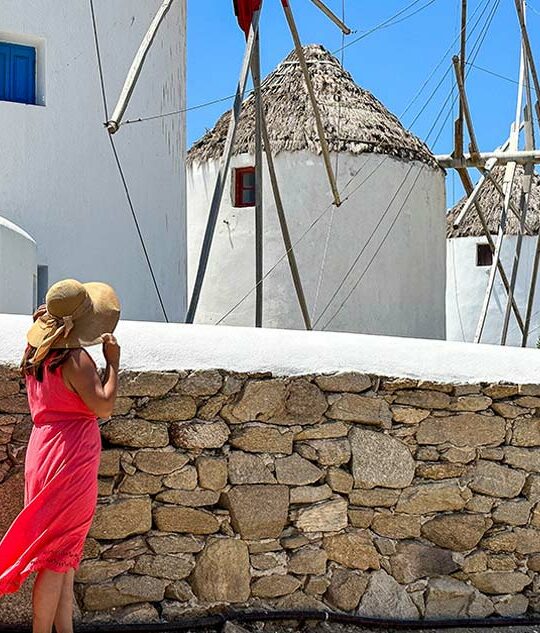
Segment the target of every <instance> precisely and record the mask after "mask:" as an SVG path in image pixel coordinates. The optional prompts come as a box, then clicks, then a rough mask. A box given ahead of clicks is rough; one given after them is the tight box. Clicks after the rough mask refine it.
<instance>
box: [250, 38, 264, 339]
mask: <svg viewBox="0 0 540 633" xmlns="http://www.w3.org/2000/svg"><path fill="white" fill-rule="evenodd" d="M259 34H260V31H257V35H256V36H255V47H254V49H253V56H252V58H251V76H252V77H253V88H254V92H255V327H262V319H263V164H262V124H261V118H262V98H261V55H260V50H261V47H260V39H259Z"/></svg>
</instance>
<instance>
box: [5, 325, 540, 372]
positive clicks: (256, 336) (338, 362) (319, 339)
mask: <svg viewBox="0 0 540 633" xmlns="http://www.w3.org/2000/svg"><path fill="white" fill-rule="evenodd" d="M30 324H31V318H30V317H28V316H20V315H7V314H1V315H0V332H1V334H0V364H4V365H5V364H18V363H19V361H20V357H21V354H22V352H23V349H24V344H25V333H26V330H27V329H28V327H29V326H30ZM117 335H118V339H119V341H120V345H121V346H122V368H123V369H125V370H132V371H156V370H157V371H166V370H180V369H213V368H215V369H225V370H231V371H238V372H255V371H257V372H272V373H273V374H275V375H278V376H284V375H299V374H313V373H332V372H339V371H357V372H362V373H371V374H377V375H380V376H392V377H403V378H416V379H422V380H433V381H438V382H446V383H465V384H466V383H478V382H511V383H518V384H529V383H538V382H540V350H536V349H530V348H529V349H521V348H516V347H499V346H494V345H474V344H471V343H455V342H447V341H432V340H426V339H410V338H395V337H388V336H368V335H364V334H344V333H334V332H304V331H296V330H274V329H262V330H260V329H255V328H240V327H224V326H223V327H222V326H220V327H216V326H208V325H185V324H176V323H171V324H164V323H145V322H140V321H122V322H120V324H119V326H118V330H117ZM92 354H93V356H94V357H96V358H99V356H100V352H99V348H93V350H92Z"/></svg>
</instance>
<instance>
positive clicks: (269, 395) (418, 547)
mask: <svg viewBox="0 0 540 633" xmlns="http://www.w3.org/2000/svg"><path fill="white" fill-rule="evenodd" d="M538 410H540V386H536V385H522V386H516V385H506V384H477V385H450V384H436V383H430V382H426V381H417V380H412V379H386V378H384V377H379V376H375V375H365V374H360V373H343V374H334V375H315V376H304V377H289V378H281V377H278V378H276V377H272V376H271V375H270V374H249V375H248V374H235V373H232V372H230V371H227V372H225V371H215V370H205V371H194V372H172V371H171V372H145V373H133V372H127V373H124V374H122V378H121V388H120V397H119V399H118V402H117V407H116V412H115V414H114V416H113V418H112V419H111V420H110V421H108V422H106V423H104V424H103V425H102V437H103V448H104V450H103V455H102V463H101V471H100V499H99V504H98V508H97V512H96V517H95V521H94V524H93V527H92V530H91V533H90V536H89V538H88V541H87V545H86V550H85V558H84V560H83V562H82V564H81V567H80V569H79V571H78V573H77V577H76V578H77V587H76V592H77V599H78V603H79V607H80V610H81V617H82V618H83V619H84V620H86V621H91V622H109V621H124V622H134V621H137V622H141V621H152V620H159V618H163V619H167V620H172V619H175V618H181V617H185V616H186V615H188V614H189V615H193V614H200V613H203V612H208V611H209V610H215V609H221V608H225V607H229V606H231V607H234V608H242V607H245V606H252V607H257V608H261V607H265V608H266V607H271V608H280V609H292V608H301V609H302V608H308V609H334V610H342V611H345V612H349V613H358V614H360V615H366V616H373V617H379V616H380V617H397V618H401V619H416V618H439V617H463V618H467V617H483V616H490V615H494V616H499V617H500V616H502V617H504V616H512V615H520V614H525V613H538V612H540V597H539V593H540V574H539V572H540V414H537V411H538ZM30 430H31V421H30V419H29V416H28V414H27V409H26V401H25V395H24V393H23V387H22V384H21V383H20V381H19V380H18V378H17V375H16V373H15V372H13V371H10V370H8V369H7V368H5V367H4V369H1V368H0V482H1V483H0V534H2V533H3V532H4V531H5V529H6V528H7V526H8V525H9V523H10V521H11V520H12V518H13V517H14V515H15V514H16V512H17V511H18V509H19V508H20V506H21V504H22V468H23V461H24V453H25V445H26V442H27V439H28V435H29V432H30ZM25 595H27V594H25ZM16 599H17V598H16V597H13V596H12V597H8V598H4V599H0V622H2V620H4V621H5V620H6V618H7V615H6V614H7V613H9V612H10V611H9V609H8V608H7V606H6V605H9V604H13V603H12V602H10V601H13V600H16ZM19 613H24V611H20V610H19Z"/></svg>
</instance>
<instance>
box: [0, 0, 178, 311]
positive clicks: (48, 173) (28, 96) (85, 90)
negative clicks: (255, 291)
mask: <svg viewBox="0 0 540 633" xmlns="http://www.w3.org/2000/svg"><path fill="white" fill-rule="evenodd" d="M1 5H2V6H1V10H0V14H1V20H0V148H1V151H0V211H1V212H2V214H3V215H4V216H5V217H6V218H8V219H9V220H11V221H12V222H14V223H16V224H17V225H19V226H22V227H24V229H25V230H27V231H28V232H29V233H30V234H31V235H32V236H33V237H34V239H35V240H36V242H37V246H38V265H39V268H38V271H39V274H38V292H37V295H38V299H39V300H41V299H42V298H43V295H44V291H45V290H46V287H47V284H52V283H54V282H55V281H57V280H59V279H61V278H65V277H75V278H78V279H80V280H81V281H90V280H103V281H107V282H109V283H111V284H112V285H113V286H115V288H116V289H117V290H118V292H119V294H120V297H121V300H122V304H123V316H124V317H126V318H130V319H145V320H162V319H163V313H162V311H161V309H160V305H159V302H158V299H157V295H156V291H155V289H154V285H153V283H152V278H151V275H150V272H149V267H148V265H147V263H146V260H145V257H144V254H143V250H142V247H141V243H140V241H139V237H138V235H137V231H136V228H135V223H134V220H133V218H132V215H131V212H130V209H129V207H128V204H127V200H126V194H125V191H124V189H123V185H122V181H121V179H120V176H119V173H118V171H117V168H116V165H115V162H114V159H113V154H112V152H111V147H110V143H109V139H108V138H107V137H108V133H107V132H106V130H105V129H104V127H103V122H104V119H105V115H104V112H103V105H102V97H101V93H100V79H99V74H98V67H97V62H96V51H95V47H94V34H93V26H92V16H91V12H90V8H89V3H88V2H67V3H66V2H57V1H56V0H36V1H35V2H21V1H20V0H2V3H1ZM94 5H95V13H96V23H97V29H98V34H99V43H100V48H101V56H102V60H103V71H104V83H105V92H106V96H107V101H108V111H109V114H110V113H111V111H112V110H113V108H114V106H115V104H116V101H117V99H118V96H119V93H120V90H121V88H122V85H123V83H124V80H125V77H126V74H127V72H128V70H129V68H130V65H131V62H132V60H133V57H134V55H135V53H136V51H137V49H138V47H139V45H140V43H141V40H142V38H143V36H144V34H145V33H146V31H147V29H148V26H149V25H150V22H151V20H152V18H153V16H154V15H155V13H156V11H157V9H158V8H159V6H160V5H161V0H130V1H129V2H110V1H107V0H94ZM185 37H186V7H185V0H179V1H178V2H175V3H173V5H172V8H171V9H170V11H169V13H168V15H167V16H166V18H165V21H164V22H163V24H162V26H161V28H160V30H159V32H158V35H157V37H156V40H155V42H154V44H153V46H152V48H151V50H150V52H149V54H148V57H147V60H146V63H145V66H144V68H143V71H142V73H141V76H140V79H139V82H138V84H137V86H136V88H135V92H134V94H133V98H132V101H131V103H130V105H129V108H128V110H127V112H126V117H125V118H126V119H135V118H139V117H146V116H150V115H156V114H161V113H165V112H171V111H176V110H179V109H182V108H183V107H184V104H185ZM114 138H115V142H116V145H117V148H118V153H119V156H120V160H121V162H122V166H123V168H124V171H125V176H126V180H127V183H128V187H129V191H130V194H131V197H132V200H133V205H134V208H135V212H136V214H137V217H138V220H139V223H140V228H141V232H142V235H143V236H144V241H145V244H146V247H147V249H148V255H149V258H150V261H151V263H152V266H153V269H154V272H155V275H156V278H157V283H158V286H159V289H160V292H161V294H162V297H163V301H164V303H165V306H166V310H167V313H168V317H169V319H170V320H180V319H182V318H183V316H184V314H185V295H186V237H185V232H186V227H185V175H184V174H185V117H184V115H183V114H181V115H178V114H176V115H174V116H167V117H164V118H158V119H153V120H150V121H145V122H140V123H137V124H133V125H125V126H122V127H121V128H120V130H119V132H118V133H117V134H116V136H115V137H114ZM4 274H5V271H4V269H2V270H1V271H0V278H1V277H2V276H3V275H4Z"/></svg>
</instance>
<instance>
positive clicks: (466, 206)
mask: <svg viewBox="0 0 540 633" xmlns="http://www.w3.org/2000/svg"><path fill="white" fill-rule="evenodd" d="M496 164H497V161H496V159H495V158H491V159H490V160H488V162H487V163H486V168H485V172H486V173H485V174H484V175H482V176H481V178H480V180H479V181H478V182H477V183H476V185H475V187H474V189H473V191H472V193H471V195H470V196H469V197H468V198H467V200H466V202H465V204H464V205H463V209H461V211H460V214H459V215H458V217H457V218H456V219H455V220H454V223H453V227H454V228H455V229H457V228H458V226H459V225H460V224H461V222H462V221H463V218H464V217H465V216H466V215H467V213H468V212H469V210H470V208H471V207H472V205H473V204H475V203H476V199H477V198H478V196H479V194H480V192H481V191H482V187H483V186H484V184H485V182H486V180H487V177H488V174H489V172H490V171H491V170H492V169H493V168H494V167H495V165H496Z"/></svg>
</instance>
